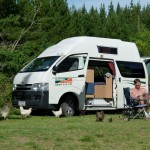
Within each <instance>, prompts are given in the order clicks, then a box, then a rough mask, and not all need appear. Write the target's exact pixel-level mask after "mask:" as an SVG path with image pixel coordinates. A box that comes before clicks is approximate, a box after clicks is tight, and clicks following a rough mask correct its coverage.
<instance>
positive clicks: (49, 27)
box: [0, 0, 150, 99]
mask: <svg viewBox="0 0 150 150" xmlns="http://www.w3.org/2000/svg"><path fill="white" fill-rule="evenodd" d="M106 10H107V12H106ZM82 35H86V36H96V37H106V38H117V39H121V40H125V41H132V42H135V43H136V44H137V46H138V49H139V52H140V54H141V56H150V5H148V4H147V5H145V6H144V7H141V5H140V3H137V4H134V3H133V0H131V3H130V4H129V6H126V7H124V8H122V7H121V6H120V4H119V3H118V5H117V7H116V9H114V5H113V3H112V2H111V3H110V5H109V7H108V8H105V5H104V4H100V5H99V9H95V8H93V7H91V9H90V10H89V11H87V10H86V7H85V6H84V5H83V7H82V8H80V9H76V8H75V7H74V6H72V7H71V8H69V7H68V4H67V1H66V0H42V1H41V0H0V89H1V94H0V99H5V97H8V96H10V95H11V94H10V93H11V90H12V87H11V85H12V79H13V77H14V75H15V74H16V73H17V72H18V71H19V70H20V69H21V68H22V67H23V66H24V65H25V64H26V63H27V62H29V61H30V60H32V59H33V58H35V57H36V56H38V55H39V54H40V53H41V52H42V51H43V50H44V49H45V48H47V47H48V46H51V45H52V44H55V43H57V42H59V41H60V40H62V39H64V38H68V37H73V36H82Z"/></svg>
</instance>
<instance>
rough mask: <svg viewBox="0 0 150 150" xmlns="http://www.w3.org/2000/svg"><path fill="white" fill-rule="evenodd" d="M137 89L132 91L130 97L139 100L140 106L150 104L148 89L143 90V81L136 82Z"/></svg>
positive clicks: (137, 80)
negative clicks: (149, 102) (149, 101)
mask: <svg viewBox="0 0 150 150" xmlns="http://www.w3.org/2000/svg"><path fill="white" fill-rule="evenodd" d="M134 85H135V87H134V88H132V89H131V90H130V95H131V97H132V98H133V99H137V100H139V103H140V104H145V103H148V101H147V100H148V99H149V98H150V96H149V95H148V92H147V91H146V89H144V88H141V81H140V80H139V79H135V80H134Z"/></svg>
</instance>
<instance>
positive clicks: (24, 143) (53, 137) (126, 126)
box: [0, 114, 150, 150]
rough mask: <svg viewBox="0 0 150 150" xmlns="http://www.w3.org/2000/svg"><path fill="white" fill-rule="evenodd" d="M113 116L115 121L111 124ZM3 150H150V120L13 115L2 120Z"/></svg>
mask: <svg viewBox="0 0 150 150" xmlns="http://www.w3.org/2000/svg"><path fill="white" fill-rule="evenodd" d="M110 117H112V119H113V122H108V119H109V118H110ZM0 149H1V150H12V149H13V150H33V149H35V150H113V149H114V150H126V149H128V150H149V149H150V121H149V120H148V121H145V120H144V119H135V120H133V121H130V122H129V121H127V122H125V121H124V120H123V119H120V118H119V115H114V114H113V115H112V114H106V115H105V119H104V122H100V123H99V122H96V120H95V114H92V115H85V116H75V117H69V118H55V117H54V116H32V117H30V118H26V119H22V118H21V116H19V115H16V116H14V115H10V116H9V119H8V120H0Z"/></svg>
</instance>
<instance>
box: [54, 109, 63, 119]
mask: <svg viewBox="0 0 150 150" xmlns="http://www.w3.org/2000/svg"><path fill="white" fill-rule="evenodd" d="M52 113H53V114H54V116H55V117H58V118H59V117H60V116H61V115H62V108H61V107H60V108H59V110H58V111H54V110H52Z"/></svg>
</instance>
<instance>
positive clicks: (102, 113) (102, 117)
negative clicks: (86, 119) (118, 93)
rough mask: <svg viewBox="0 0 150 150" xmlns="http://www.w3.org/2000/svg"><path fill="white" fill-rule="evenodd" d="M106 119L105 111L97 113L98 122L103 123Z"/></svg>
mask: <svg viewBox="0 0 150 150" xmlns="http://www.w3.org/2000/svg"><path fill="white" fill-rule="evenodd" d="M104 117H105V114H104V111H100V112H99V111H97V112H96V121H97V122H103V121H104Z"/></svg>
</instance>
